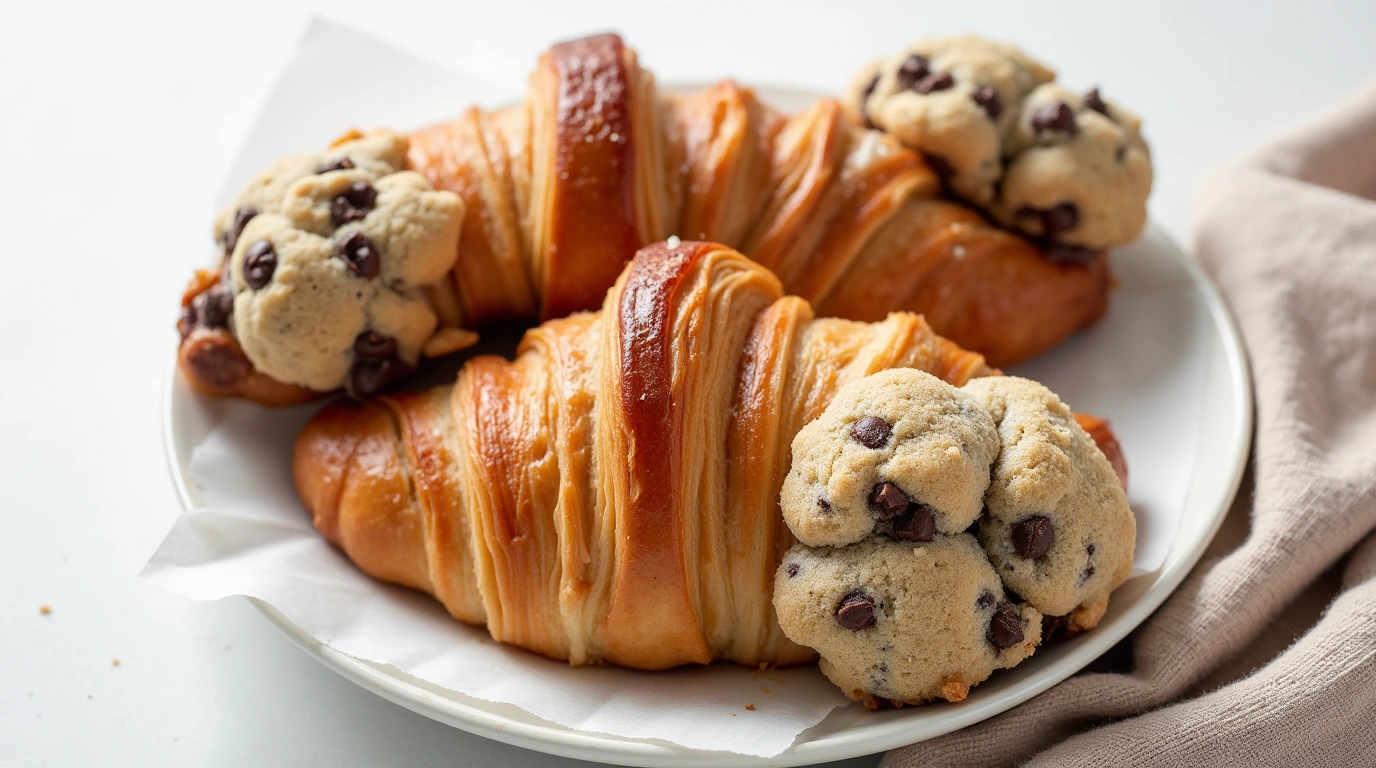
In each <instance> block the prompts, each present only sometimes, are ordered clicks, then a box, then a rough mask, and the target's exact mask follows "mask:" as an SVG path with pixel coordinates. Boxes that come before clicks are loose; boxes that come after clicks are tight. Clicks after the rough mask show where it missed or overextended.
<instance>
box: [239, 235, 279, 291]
mask: <svg viewBox="0 0 1376 768" xmlns="http://www.w3.org/2000/svg"><path fill="white" fill-rule="evenodd" d="M276 269H277V251H274V250H273V249H272V242H271V241H269V240H259V241H258V242H256V243H254V244H253V245H250V246H249V247H248V253H246V254H244V282H246V283H248V287H250V288H252V289H253V290H255V291H256V290H258V289H259V288H262V287H263V286H265V285H267V284H268V281H269V280H271V279H272V273H273V272H274V271H276Z"/></svg>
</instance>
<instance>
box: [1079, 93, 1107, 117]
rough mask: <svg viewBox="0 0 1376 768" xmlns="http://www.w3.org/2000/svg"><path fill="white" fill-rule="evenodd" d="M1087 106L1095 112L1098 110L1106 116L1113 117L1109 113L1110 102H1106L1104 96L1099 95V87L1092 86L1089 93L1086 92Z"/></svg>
mask: <svg viewBox="0 0 1376 768" xmlns="http://www.w3.org/2000/svg"><path fill="white" fill-rule="evenodd" d="M1085 106H1086V107H1089V108H1090V109H1092V110H1094V111H1095V112H1098V113H1099V114H1101V115H1103V116H1104V117H1108V118H1112V117H1113V116H1112V115H1110V114H1109V113H1108V104H1106V103H1105V102H1104V97H1103V96H1100V95H1099V89H1098V88H1097V87H1096V88H1090V89H1089V93H1086V94H1085Z"/></svg>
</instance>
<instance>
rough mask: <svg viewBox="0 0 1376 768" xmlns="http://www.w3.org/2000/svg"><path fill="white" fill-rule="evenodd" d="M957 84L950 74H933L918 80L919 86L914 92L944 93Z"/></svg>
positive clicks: (915, 87)
mask: <svg viewBox="0 0 1376 768" xmlns="http://www.w3.org/2000/svg"><path fill="white" fill-rule="evenodd" d="M955 84H956V81H955V79H954V78H952V77H951V73H950V72H933V73H932V74H930V75H927V76H926V77H924V78H922V79H921V80H918V81H917V84H916V85H914V86H913V90H914V91H917V92H918V93H934V92H936V91H944V90H946V89H947V88H950V87H951V86H953V85H955Z"/></svg>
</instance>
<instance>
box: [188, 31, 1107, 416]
mask: <svg viewBox="0 0 1376 768" xmlns="http://www.w3.org/2000/svg"><path fill="white" fill-rule="evenodd" d="M345 138H346V139H348V140H346V141H344V143H341V144H337V145H336V146H335V147H333V148H332V149H330V150H328V151H326V152H323V153H318V154H316V155H311V156H306V159H304V160H303V159H301V158H290V159H287V160H284V161H283V162H282V163H279V165H278V166H274V168H273V169H271V170H270V171H269V173H268V174H267V177H266V179H263V178H260V180H259V182H256V184H257V185H256V186H253V187H251V188H250V189H249V190H247V191H246V192H245V195H244V196H243V197H241V199H240V201H239V203H238V204H237V205H236V207H235V208H234V209H231V210H230V211H228V212H226V214H225V215H224V216H223V217H222V218H221V220H220V223H219V225H218V226H217V234H218V235H219V236H220V237H221V238H222V239H223V240H224V241H225V242H226V245H227V252H228V253H229V258H228V260H227V266H228V269H227V272H228V273H229V274H230V276H231V277H232V280H231V281H225V280H224V279H222V277H221V276H220V275H216V274H212V273H203V274H202V275H201V276H200V278H199V279H198V281H197V282H196V283H195V284H193V287H192V288H191V289H190V290H189V291H188V292H187V294H186V295H185V296H184V298H183V304H184V307H185V311H184V317H183V321H182V323H181V329H182V333H183V343H182V353H181V363H182V368H183V370H184V371H185V372H186V373H187V374H188V375H189V377H190V379H191V381H192V383H193V384H194V385H195V386H197V388H198V389H200V390H201V391H203V392H207V393H209V394H214V395H241V396H246V397H250V398H252V399H255V400H258V401H260V402H290V401H295V400H300V399H303V398H307V397H311V396H314V394H315V393H316V392H318V391H321V390H327V389H330V388H332V387H331V386H325V385H324V384H325V383H329V382H332V383H333V386H348V387H349V388H350V389H351V390H352V391H354V392H355V393H356V394H360V395H364V394H368V393H369V392H371V391H375V390H376V389H377V388H378V387H380V386H382V385H385V384H386V383H387V381H388V380H390V379H391V378H395V377H396V375H399V374H400V373H402V372H404V371H406V370H409V367H410V366H412V365H414V364H415V363H416V361H417V358H418V357H419V356H420V354H421V350H422V349H423V348H424V349H431V348H433V349H434V350H436V351H437V352H443V351H447V350H452V349H454V348H456V347H458V346H461V344H462V343H466V340H467V339H468V337H467V336H454V335H453V334H452V333H449V331H452V329H456V328H474V327H479V328H480V327H483V326H485V325H487V324H489V323H492V322H494V321H498V320H518V321H529V320H532V319H537V318H539V319H545V318H557V317H562V316H564V315H567V314H568V313H570V312H573V311H577V310H583V309H590V308H594V307H596V306H598V305H599V304H600V302H601V300H602V297H603V296H604V294H605V292H606V290H607V289H608V288H609V287H610V286H611V285H612V283H613V281H614V280H615V279H616V276H617V275H618V274H619V273H620V271H621V268H622V266H623V264H624V263H625V261H626V260H627V259H628V258H629V257H630V256H631V254H633V253H635V251H636V249H637V248H640V247H642V246H644V245H646V244H648V243H652V242H657V241H660V240H664V239H666V238H668V237H670V236H673V235H678V236H682V237H684V238H693V239H702V240H714V241H718V242H721V243H725V244H727V245H729V246H732V247H735V248H738V249H739V250H741V251H742V252H744V253H746V254H747V255H748V256H749V257H750V258H752V259H754V260H755V261H756V262H758V263H759V264H761V265H763V266H765V267H768V268H769V269H770V270H772V271H773V272H774V273H775V274H776V275H777V276H778V278H779V280H780V281H781V283H782V285H783V287H784V288H785V290H787V291H788V292H790V293H792V294H795V295H797V296H800V297H802V298H803V299H805V300H808V301H809V302H810V303H811V304H812V305H813V307H814V308H815V310H816V311H817V312H818V314H819V315H823V316H838V317H845V318H848V319H853V320H866V321H873V320H879V319H881V318H883V317H884V316H885V315H886V314H887V313H889V312H891V311H895V310H909V311H914V312H920V313H922V314H923V315H925V317H926V319H927V322H928V323H930V324H931V326H932V327H933V328H935V329H936V330H937V331H938V332H940V333H942V334H943V335H945V336H948V337H950V338H952V339H953V340H954V341H956V342H957V343H959V344H961V345H962V346H965V347H967V348H971V349H975V350H977V351H980V352H982V353H984V354H985V355H986V356H987V357H988V358H989V359H990V361H991V362H992V363H994V364H996V365H1007V364H1011V363H1014V362H1017V361H1019V360H1022V359H1025V358H1027V357H1030V356H1032V355H1034V354H1037V353H1039V352H1041V351H1043V350H1045V349H1047V348H1049V347H1050V346H1052V345H1054V344H1055V343H1057V342H1059V341H1060V340H1061V339H1063V338H1064V337H1065V336H1066V335H1068V334H1069V333H1071V332H1073V331H1075V330H1077V329H1080V328H1083V327H1085V326H1087V325H1089V324H1091V323H1093V322H1094V321H1095V320H1097V319H1098V318H1099V317H1100V316H1101V315H1102V313H1103V311H1104V309H1105V307H1106V301H1107V294H1108V290H1109V284H1110V278H1109V272H1108V266H1107V259H1106V256H1105V255H1104V254H1103V253H1089V254H1087V255H1086V256H1085V257H1084V260H1083V261H1082V262H1079V263H1067V262H1063V261H1057V260H1053V259H1050V258H1048V257H1047V255H1046V254H1045V253H1043V252H1042V251H1041V250H1039V249H1038V247H1036V246H1035V245H1033V244H1032V243H1031V242H1029V241H1028V240H1025V239H1023V238H1022V237H1019V236H1018V235H1015V234H1013V233H1010V232H1007V231H1004V230H1002V229H999V228H997V227H994V226H992V225H990V224H989V223H988V222H987V221H986V220H985V219H984V218H983V217H982V216H981V214H979V213H977V212H975V211H974V210H971V209H969V208H967V207H965V206H962V205H960V204H958V203H955V202H951V201H948V200H944V199H941V198H939V197H938V194H939V192H940V181H939V179H938V178H937V176H936V175H935V174H934V173H933V172H932V171H931V169H930V168H929V167H928V166H927V165H926V164H925V163H924V161H923V160H922V158H921V157H920V156H919V155H918V154H917V153H915V152H913V151H911V150H908V149H905V148H904V147H902V146H901V145H900V144H899V143H898V142H897V141H895V140H894V139H892V138H890V137H889V136H888V135H886V134H884V133H882V132H879V131H872V130H867V129H865V128H862V127H860V126H858V125H855V124H853V123H851V122H848V121H847V120H846V118H845V116H844V114H843V112H842V110H841V108H840V106H839V105H838V104H837V102H836V101H834V100H832V99H821V100H819V101H817V102H816V103H814V104H813V105H812V106H811V107H810V108H808V109H806V110H803V111H802V112H800V113H798V114H795V115H792V116H785V115H782V114H780V113H779V112H777V111H775V110H774V109H772V108H770V107H768V106H767V105H765V104H763V103H761V102H760V101H759V100H758V99H757V98H756V96H755V94H754V93H753V92H752V91H751V90H749V89H747V88H743V87H741V86H738V85H737V84H735V83H733V82H729V81H728V82H723V83H720V84H718V85H716V86H713V87H711V88H708V89H706V90H703V91H700V92H697V93H693V94H689V95H664V94H661V93H659V92H658V90H657V89H656V86H655V82H654V78H653V76H652V75H651V74H650V73H649V72H647V71H645V70H644V69H642V68H641V67H640V66H639V63H638V60H637V58H636V55H635V53H634V51H632V50H631V49H629V48H627V47H625V46H624V45H623V44H622V42H621V40H620V38H618V37H616V36H615V35H600V36H596V37H591V38H586V39H582V40H576V41H572V42H568V43H561V44H558V45H555V46H554V47H553V48H551V49H550V51H549V52H547V53H546V54H545V55H544V56H542V58H541V60H540V64H539V67H538V68H537V70H536V71H535V73H534V75H533V76H532V78H531V89H530V92H529V94H528V95H527V97H526V99H525V100H523V101H522V102H520V103H519V104H516V105H514V106H511V107H508V108H505V109H499V110H493V111H484V110H480V109H476V108H474V109H470V110H468V111H467V112H465V113H464V114H463V115H461V116H460V117H459V118H457V119H455V120H453V121H450V122H447V123H443V124H440V125H436V126H434V127H431V128H427V129H424V130H421V131H418V132H416V133H414V134H412V135H411V136H410V137H409V141H408V140H407V137H393V138H387V137H382V138H378V137H377V136H370V137H362V136H360V135H358V134H352V135H350V136H348V137H345ZM370 141H371V142H373V143H374V145H375V144H377V143H379V142H380V143H382V144H384V145H385V148H384V149H382V150H377V152H376V155H375V156H369V157H368V158H363V157H361V156H359V157H353V159H352V160H358V162H357V163H355V162H353V161H352V160H351V157H352V156H353V155H360V153H363V152H364V151H365V150H364V147H365V145H366V144H367V142H370ZM369 151H372V150H369ZM365 159H366V162H365ZM370 169H372V170H370ZM406 171H415V172H418V173H419V174H421V175H422V176H423V177H424V178H425V179H427V180H428V181H429V183H430V184H431V185H433V187H434V189H435V190H438V191H439V192H428V193H425V194H428V195H430V196H431V197H425V196H424V195H422V196H421V198H419V199H420V201H421V202H418V203H416V204H415V205H413V206H410V207H407V205H404V204H403V203H402V202H397V200H398V199H399V197H398V196H399V195H401V193H402V192H403V191H405V190H408V189H411V188H412V187H413V186H414V185H412V184H411V182H410V181H408V180H406V179H396V178H394V177H404V176H406V173H405V172H406ZM358 185H362V186H361V187H360V186H358ZM370 190H372V191H370ZM450 192H452V193H454V194H455V195H456V197H457V199H454V198H442V197H439V198H437V197H433V196H434V195H436V194H440V195H448V193H450ZM416 194H419V193H416ZM334 195H337V197H334V198H333V201H332V199H331V196H334ZM303 198H309V199H308V200H307V202H306V203H303V204H301V205H296V203H292V204H290V205H289V204H288V203H289V202H290V201H292V200H299V199H303ZM447 200H454V202H452V203H450V202H447ZM341 201H342V202H341ZM293 205H295V206H296V207H293ZM332 206H338V209H336V208H335V207H332ZM415 206H428V208H427V210H431V211H433V210H438V209H441V208H446V207H447V208H448V209H452V210H453V211H455V213H454V214H453V215H455V216H458V217H459V218H460V219H461V221H460V222H459V224H458V226H457V227H455V230H457V231H458V232H459V234H458V237H457V247H451V249H450V253H449V255H448V257H447V258H448V263H450V264H452V266H451V267H449V268H448V269H446V270H443V274H439V275H438V276H436V274H435V273H434V272H433V271H432V270H430V268H429V266H428V265H429V264H430V262H429V261H427V262H426V265H427V266H426V268H425V269H419V270H412V272H411V273H406V272H404V271H399V270H398V269H397V268H392V267H389V264H391V263H392V261H393V260H394V259H395V258H398V257H397V256H396V255H395V253H394V252H393V251H395V250H396V249H397V248H405V247H406V246H405V244H403V245H396V244H395V242H394V241H395V238H396V236H397V233H403V234H404V233H417V232H421V233H422V234H424V235H425V237H427V238H431V239H433V237H439V236H441V233H444V232H448V231H449V230H448V229H447V228H446V227H444V226H442V225H441V223H439V222H438V221H437V218H436V216H433V215H432V216H430V217H429V218H425V219H421V220H419V221H422V223H423V224H424V226H421V225H418V224H416V223H415V221H417V220H414V219H412V218H405V216H409V215H410V214H405V216H404V215H403V213H398V212H399V211H400V212H405V211H412V210H414V209H415ZM300 211H314V212H315V213H313V214H312V215H304V214H300ZM336 212H340V217H338V218H336V217H335V216H334V214H335V213H336ZM268 213H270V214H272V215H271V216H264V215H263V214H268ZM389 216H393V217H398V218H394V219H388V218H387V217H389ZM398 222H400V223H398ZM432 224H433V226H432ZM426 227H428V229H427V228H426ZM360 235H361V236H363V240H365V241H367V242H366V243H365V244H364V245H366V246H369V247H362V246H360V243H361V242H362V241H360V240H359V236H360ZM308 236H309V237H308ZM417 237H420V235H417ZM312 238H315V239H312ZM369 238H371V239H369ZM307 241H308V243H309V245H310V247H309V248H302V247H296V246H292V244H297V246H299V244H300V243H302V242H307ZM384 241H385V242H384ZM264 242H266V243H267V246H264V245H263V244H262V243H264ZM430 242H431V240H429V239H427V240H426V241H425V242H424V244H423V245H424V247H421V246H420V245H416V244H414V243H413V244H412V245H413V246H414V247H411V248H410V249H409V250H410V251H418V250H420V251H424V252H426V253H437V252H435V251H434V250H433V249H432V248H431V246H430ZM269 246H270V247H269ZM265 247H268V250H272V249H273V248H275V251H274V253H275V254H276V258H277V259H278V261H276V262H273V263H274V264H277V263H280V264H287V263H290V264H291V265H292V268H291V269H290V270H283V269H278V270H277V272H275V273H274V272H271V271H269V270H264V269H258V271H257V272H255V274H254V278H255V279H254V280H247V279H245V278H244V277H243V276H242V274H241V273H242V272H243V270H245V269H248V268H249V267H250V266H253V267H262V260H261V259H258V260H257V261H255V259H257V258H258V257H259V256H261V255H262V254H263V253H265V251H264V248H265ZM255 248H256V249H257V250H254V249H255ZM293 248H294V250H293ZM408 252H409V251H408ZM359 253H362V254H363V255H364V257H366V258H362V259H360V258H359V257H358V254H359ZM312 260H319V261H320V262H321V264H320V268H319V269H318V270H316V272H314V273H312V274H318V276H319V281H318V282H319V284H321V285H325V286H326V287H327V290H326V291H325V292H326V293H329V294H330V295H339V296H342V297H344V298H343V299H341V302H337V304H338V306H346V305H347V308H348V311H347V312H344V311H342V310H338V309H337V307H336V305H334V304H331V305H328V306H324V305H322V307H321V308H320V311H312V312H304V311H294V310H290V308H285V309H276V310H274V311H276V312H277V313H276V314H273V315H271V317H265V316H264V312H265V310H263V309H262V307H263V306H265V302H266V301H267V299H269V298H272V297H278V298H281V297H284V296H285V297H300V296H305V295H308V294H307V293H306V291H305V289H298V290H295V292H289V291H286V290H285V287H284V286H283V285H281V284H282V282H283V281H287V280H291V279H293V278H299V276H300V275H302V274H305V273H306V272H308V271H309V270H307V269H306V267H305V266H303V265H306V264H310V265H314V264H316V262H315V261H312ZM413 261H414V260H413ZM374 262H380V267H378V266H376V265H375V263H374ZM416 263H419V262H416ZM434 263H437V264H441V263H444V262H440V261H436V262H434ZM265 273H266V274H265ZM389 274H396V275H399V276H400V277H399V278H398V280H397V281H394V282H389V278H388V277H387V276H388V275H389ZM378 275H381V277H378ZM408 275H410V276H408ZM359 280H368V281H372V282H373V283H378V281H379V280H380V281H382V282H383V283H385V286H380V287H379V288H378V289H377V291H376V295H377V296H378V297H380V299H379V300H381V299H387V304H386V306H385V307H384V306H382V305H380V304H378V303H377V302H376V301H370V299H369V298H368V297H369V296H371V295H372V294H365V293H357V296H358V297H359V298H358V299H357V301H355V299H354V298H353V297H354V296H355V293H356V292H355V291H353V290H351V286H354V285H356V284H357V283H356V282H351V281H359ZM383 287H385V288H387V290H383ZM311 290H316V289H314V288H312V289H311ZM319 295H320V294H317V296H319ZM246 297H247V298H246ZM416 297H421V298H423V301H417V300H416ZM350 302H355V303H357V304H359V305H358V306H355V303H350ZM279 303H284V302H279ZM270 306H272V307H277V305H276V304H272V305H270ZM402 310H405V311H404V312H403V311H402ZM284 317H289V318H290V322H286V321H283V320H282V319H281V318H284ZM236 334H237V335H238V338H236ZM365 334H371V335H370V336H368V337H367V341H368V342H369V343H368V344H366V345H365V347H366V348H367V350H366V352H365V351H362V350H359V349H357V348H356V339H357V340H363V339H364V336H365ZM286 335H292V336H293V338H292V339H286V338H284V336H286ZM427 335H429V336H437V337H438V336H443V339H442V341H441V343H434V341H433V340H431V341H426V338H427ZM306 336H308V337H309V338H311V339H312V344H313V346H311V347H310V348H309V350H308V351H310V352H311V353H312V355H313V357H311V359H312V360H314V359H316V358H318V359H320V360H323V361H325V362H321V363H319V364H318V365H317V364H316V363H311V364H310V365H312V366H316V367H312V368H309V369H308V370H299V367H300V366H302V365H306V363H304V362H302V361H304V360H306V359H307V356H304V355H299V354H287V353H284V352H282V350H287V349H291V350H301V349H303V348H305V347H304V345H302V344H300V343H299V339H300V338H301V337H306ZM274 351H277V354H275V355H274V354H272V353H273V352H274ZM326 365H328V366H329V368H328V371H327V372H325V375H319V374H321V373H322V368H321V367H320V366H326ZM293 366H296V367H293Z"/></svg>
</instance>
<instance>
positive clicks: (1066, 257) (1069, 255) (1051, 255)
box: [1042, 243, 1099, 266]
mask: <svg viewBox="0 0 1376 768" xmlns="http://www.w3.org/2000/svg"><path fill="white" fill-rule="evenodd" d="M1042 253H1043V255H1045V256H1046V259H1047V261H1050V262H1052V263H1056V264H1079V265H1081V266H1083V265H1085V264H1088V263H1090V262H1091V261H1094V257H1095V256H1098V255H1099V251H1095V250H1092V249H1090V248H1084V247H1082V246H1078V245H1070V244H1069V243H1047V244H1044V245H1043V247H1042Z"/></svg>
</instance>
